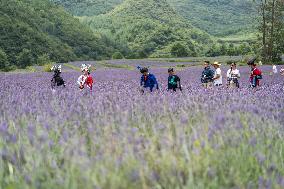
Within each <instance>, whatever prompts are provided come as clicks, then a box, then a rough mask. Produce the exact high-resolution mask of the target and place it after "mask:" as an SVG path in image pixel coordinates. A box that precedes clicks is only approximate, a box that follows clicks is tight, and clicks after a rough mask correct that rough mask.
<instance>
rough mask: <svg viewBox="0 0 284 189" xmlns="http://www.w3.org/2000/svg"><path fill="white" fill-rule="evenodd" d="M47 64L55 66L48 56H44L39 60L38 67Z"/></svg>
mask: <svg viewBox="0 0 284 189" xmlns="http://www.w3.org/2000/svg"><path fill="white" fill-rule="evenodd" d="M45 64H53V62H52V61H51V60H50V58H49V56H48V54H43V55H41V56H39V57H38V58H37V65H39V66H43V65H45Z"/></svg>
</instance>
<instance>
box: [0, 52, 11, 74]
mask: <svg viewBox="0 0 284 189" xmlns="http://www.w3.org/2000/svg"><path fill="white" fill-rule="evenodd" d="M10 69H11V67H10V64H9V61H8V56H7V54H6V53H5V52H4V51H3V50H2V49H0V70H2V71H10Z"/></svg>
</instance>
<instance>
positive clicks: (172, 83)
mask: <svg viewBox="0 0 284 189" xmlns="http://www.w3.org/2000/svg"><path fill="white" fill-rule="evenodd" d="M168 73H169V77H168V91H171V90H172V91H174V92H176V91H177V89H179V90H180V91H182V88H181V84H180V78H179V76H177V75H176V74H175V72H174V69H173V68H169V69H168Z"/></svg>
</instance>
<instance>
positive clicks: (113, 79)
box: [0, 66, 284, 189]
mask: <svg viewBox="0 0 284 189" xmlns="http://www.w3.org/2000/svg"><path fill="white" fill-rule="evenodd" d="M261 69H262V70H263V71H264V72H265V73H266V74H265V76H264V79H263V80H262V86H261V87H260V88H259V89H258V90H252V89H250V88H248V85H249V83H248V77H249V68H248V67H242V68H241V74H242V78H241V88H240V89H226V88H225V87H223V88H215V89H204V88H202V87H201V86H200V74H201V72H202V68H201V67H188V68H185V69H184V70H182V71H179V72H178V73H177V74H178V75H180V76H181V78H182V85H183V88H184V90H183V92H182V93H181V92H177V93H170V92H167V91H166V84H167V70H166V69H164V68H155V69H152V70H151V72H152V73H154V74H155V75H156V76H157V79H158V81H159V83H160V91H156V92H154V93H153V94H145V95H141V94H140V93H139V91H138V85H139V78H140V74H139V72H138V71H137V70H123V69H107V70H102V69H99V70H97V71H96V72H94V73H92V75H93V77H94V79H95V86H94V90H93V92H92V93H90V92H89V91H83V92H81V91H79V90H78V86H77V85H76V80H77V78H78V77H79V75H80V72H74V71H70V72H63V74H62V76H63V78H64V79H65V80H66V81H67V87H66V88H65V89H64V88H62V90H61V89H60V90H59V89H58V90H57V91H56V92H52V91H51V90H50V83H49V82H50V79H51V77H52V73H12V74H4V73H1V74H0V110H1V112H0V136H1V137H0V156H1V158H0V188H3V189H6V188H7V189H13V188H20V189H24V188H43V189H45V188H46V189H52V188H63V189H77V188H86V189H93V188H94V189H112V188H118V189H125V188H135V189H140V188H141V189H147V188H153V189H182V188H187V189H188V188H193V189H203V188H204V189H205V188H208V189H222V188H224V189H227V188H228V189H231V188H232V189H233V188H234V189H246V188H247V189H254V188H256V189H257V188H259V189H262V188H275V189H280V188H284V91H283V85H284V77H283V76H282V77H281V76H280V75H274V76H270V75H269V74H267V73H268V72H269V71H270V67H265V66H264V67H262V68H261ZM225 71H226V69H224V70H223V72H225ZM224 76H225V75H224ZM223 82H225V78H223Z"/></svg>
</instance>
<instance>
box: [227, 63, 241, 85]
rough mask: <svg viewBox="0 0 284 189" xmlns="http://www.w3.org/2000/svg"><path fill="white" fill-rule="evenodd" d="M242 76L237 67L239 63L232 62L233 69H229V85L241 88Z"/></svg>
mask: <svg viewBox="0 0 284 189" xmlns="http://www.w3.org/2000/svg"><path fill="white" fill-rule="evenodd" d="M240 77H241V74H240V71H239V70H238V69H237V64H236V63H232V64H231V69H229V70H228V71H227V86H228V87H233V88H235V87H237V88H240V84H239V80H238V79H239V78H240Z"/></svg>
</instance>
